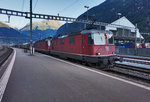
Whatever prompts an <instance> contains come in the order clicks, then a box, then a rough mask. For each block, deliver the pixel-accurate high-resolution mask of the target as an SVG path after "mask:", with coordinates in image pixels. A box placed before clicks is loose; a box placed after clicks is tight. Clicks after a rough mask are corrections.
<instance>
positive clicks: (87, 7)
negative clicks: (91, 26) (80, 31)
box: [84, 6, 89, 29]
mask: <svg viewBox="0 0 150 102" xmlns="http://www.w3.org/2000/svg"><path fill="white" fill-rule="evenodd" d="M84 8H86V9H87V19H86V20H87V21H88V9H89V6H84ZM84 28H85V29H86V24H85V25H84Z"/></svg>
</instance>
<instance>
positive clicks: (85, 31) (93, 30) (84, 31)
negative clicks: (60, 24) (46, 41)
mask: <svg viewBox="0 0 150 102" xmlns="http://www.w3.org/2000/svg"><path fill="white" fill-rule="evenodd" d="M87 33H109V34H113V33H112V32H111V31H108V30H95V29H91V30H83V31H80V32H72V33H70V34H66V35H60V36H57V37H54V38H53V39H55V38H59V39H60V38H65V37H68V36H73V35H79V34H87Z"/></svg>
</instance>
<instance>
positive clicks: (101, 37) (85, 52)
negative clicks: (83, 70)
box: [50, 30, 119, 68]
mask: <svg viewBox="0 0 150 102" xmlns="http://www.w3.org/2000/svg"><path fill="white" fill-rule="evenodd" d="M113 41H114V39H113V34H112V32H110V31H102V30H84V31H82V32H80V33H76V34H72V35H63V36H59V37H57V38H53V39H52V41H51V43H52V44H51V50H50V54H52V55H57V56H59V57H62V58H65V59H74V60H78V61H82V62H85V63H90V64H96V65H97V66H99V67H100V68H110V67H113V65H114V62H115V61H116V60H119V59H118V58H117V57H116V55H115V45H114V43H113Z"/></svg>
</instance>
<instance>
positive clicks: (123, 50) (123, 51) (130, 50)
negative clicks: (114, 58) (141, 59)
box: [116, 47, 150, 56]
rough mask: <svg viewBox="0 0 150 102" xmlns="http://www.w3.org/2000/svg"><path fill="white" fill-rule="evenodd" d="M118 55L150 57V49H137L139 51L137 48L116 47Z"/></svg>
mask: <svg viewBox="0 0 150 102" xmlns="http://www.w3.org/2000/svg"><path fill="white" fill-rule="evenodd" d="M116 54H123V55H139V56H150V48H137V49H135V48H120V47H116Z"/></svg>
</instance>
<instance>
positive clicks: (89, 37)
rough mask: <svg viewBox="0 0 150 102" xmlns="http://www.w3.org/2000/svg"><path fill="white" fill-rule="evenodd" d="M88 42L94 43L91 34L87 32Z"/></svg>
mask: <svg viewBox="0 0 150 102" xmlns="http://www.w3.org/2000/svg"><path fill="white" fill-rule="evenodd" d="M88 44H94V40H93V34H88Z"/></svg>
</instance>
